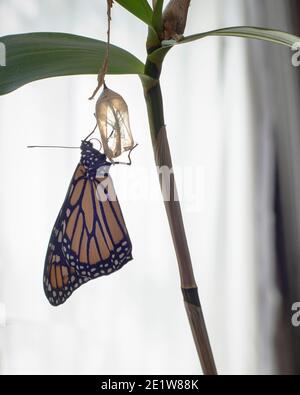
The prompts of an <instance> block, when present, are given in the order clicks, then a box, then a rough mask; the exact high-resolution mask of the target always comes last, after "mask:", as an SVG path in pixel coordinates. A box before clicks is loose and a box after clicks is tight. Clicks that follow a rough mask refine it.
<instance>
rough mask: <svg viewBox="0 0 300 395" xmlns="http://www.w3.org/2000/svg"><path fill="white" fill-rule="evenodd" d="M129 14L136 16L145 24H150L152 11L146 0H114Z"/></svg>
mask: <svg viewBox="0 0 300 395" xmlns="http://www.w3.org/2000/svg"><path fill="white" fill-rule="evenodd" d="M115 1H116V2H117V3H119V4H120V5H121V6H122V7H124V8H126V10H127V11H129V12H130V13H131V14H133V15H135V16H137V17H138V18H139V19H141V20H142V21H143V22H145V23H146V24H147V25H149V26H151V24H152V15H153V11H152V8H151V7H150V5H149V3H148V2H147V0H115Z"/></svg>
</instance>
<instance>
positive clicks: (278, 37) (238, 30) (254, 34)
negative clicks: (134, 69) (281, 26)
mask: <svg viewBox="0 0 300 395" xmlns="http://www.w3.org/2000/svg"><path fill="white" fill-rule="evenodd" d="M209 36H228V37H241V38H251V39H257V40H263V41H269V42H273V43H275V44H281V45H285V46H288V47H292V46H293V45H294V44H295V43H296V42H300V37H297V36H295V35H293V34H290V33H287V32H283V31H280V30H274V29H267V28H260V27H253V26H235V27H228V28H224V29H217V30H212V31H209V32H203V33H198V34H193V35H191V36H187V37H184V38H183V39H182V40H180V41H178V42H175V41H169V42H167V41H165V42H163V43H162V44H163V46H162V47H161V48H159V49H157V50H156V51H154V52H153V53H152V54H151V55H150V56H149V60H150V61H152V62H153V63H155V64H157V63H161V62H162V61H163V60H164V57H165V56H166V55H167V53H168V52H169V50H170V49H171V48H172V47H174V46H177V45H181V44H187V43H189V42H193V41H196V40H200V39H202V38H205V37H209Z"/></svg>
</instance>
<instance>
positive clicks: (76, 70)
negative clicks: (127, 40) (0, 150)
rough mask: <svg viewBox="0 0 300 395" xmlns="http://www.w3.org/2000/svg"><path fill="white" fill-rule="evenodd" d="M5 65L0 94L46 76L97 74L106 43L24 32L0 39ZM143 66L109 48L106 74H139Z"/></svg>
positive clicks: (119, 50) (0, 81) (59, 35)
mask: <svg viewBox="0 0 300 395" xmlns="http://www.w3.org/2000/svg"><path fill="white" fill-rule="evenodd" d="M0 42H2V43H4V44H5V46H6V55H7V58H6V66H5V67H0V95H3V94H6V93H9V92H11V91H13V90H15V89H17V88H19V87H21V86H23V85H25V84H27V83H29V82H32V81H36V80H40V79H43V78H49V77H58V76H66V75H76V74H98V72H99V70H100V68H101V66H102V62H103V59H104V56H105V51H106V43H105V42H102V41H98V40H94V39H91V38H88V37H82V36H76V35H72V34H65V33H28V34H18V35H12V36H5V37H1V38H0ZM143 72H144V65H143V63H142V62H141V61H140V60H138V59H137V58H136V57H135V56H133V55H132V54H130V53H129V52H127V51H125V50H123V49H121V48H118V47H115V46H114V45H111V47H110V64H109V70H108V73H109V74H143Z"/></svg>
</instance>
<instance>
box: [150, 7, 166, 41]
mask: <svg viewBox="0 0 300 395" xmlns="http://www.w3.org/2000/svg"><path fill="white" fill-rule="evenodd" d="M163 5H164V0H157V2H156V4H155V8H154V10H153V18H152V25H153V27H154V29H155V30H156V32H157V33H158V35H160V33H162V30H163V20H162V10H163Z"/></svg>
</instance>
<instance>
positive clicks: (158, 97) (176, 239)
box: [142, 62, 217, 375]
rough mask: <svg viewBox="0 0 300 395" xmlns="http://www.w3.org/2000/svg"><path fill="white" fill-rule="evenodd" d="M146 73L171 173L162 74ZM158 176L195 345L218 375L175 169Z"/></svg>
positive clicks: (156, 132)
mask: <svg viewBox="0 0 300 395" xmlns="http://www.w3.org/2000/svg"><path fill="white" fill-rule="evenodd" d="M146 70H147V71H148V75H149V77H150V74H152V78H153V77H154V79H151V78H147V79H145V78H142V82H143V86H144V94H145V99H146V104H147V110H148V118H149V125H150V130H151V137H152V145H153V150H154V156H155V161H156V165H157V167H158V170H159V169H161V168H162V167H165V166H166V167H167V168H168V169H170V170H172V169H173V166H172V158H171V153H170V148H169V143H168V138H167V134H166V128H165V122H164V110H163V99H162V93H161V88H160V83H159V79H156V77H157V76H158V75H159V74H160V71H159V70H157V68H156V67H155V65H153V64H149V62H148V63H147V65H146ZM159 174H160V175H161V176H160V185H161V190H162V194H163V198H164V204H165V209H166V213H167V216H168V221H169V226H170V230H171V233H172V238H173V243H174V247H175V251H176V256H177V261H178V267H179V273H180V282H181V289H182V293H183V298H184V304H185V308H186V312H187V315H188V319H189V323H190V326H191V330H192V334H193V337H194V342H195V345H196V348H197V352H198V356H199V359H200V363H201V366H202V370H203V373H204V374H207V375H216V374H217V370H216V367H215V362H214V358H213V354H212V350H211V347H210V342H209V338H208V334H207V330H206V325H205V321H204V317H203V314H202V309H201V305H200V300H199V296H198V289H197V284H196V281H195V277H194V273H193V266H192V261H191V257H190V252H189V248H188V243H187V238H186V234H185V230H184V224H183V218H182V213H181V208H180V202H179V200H178V198H177V189H176V182H175V176H174V173H173V170H172V171H171V172H169V173H168V175H167V177H170V179H169V180H166V179H164V178H166V176H165V175H164V172H160V173H159ZM165 183H167V185H169V186H170V188H169V191H166V190H165V188H164V185H165Z"/></svg>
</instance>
